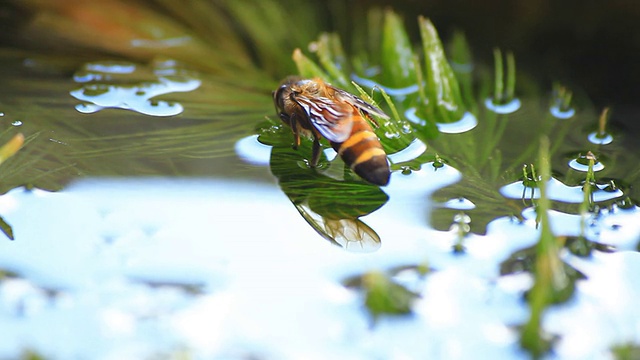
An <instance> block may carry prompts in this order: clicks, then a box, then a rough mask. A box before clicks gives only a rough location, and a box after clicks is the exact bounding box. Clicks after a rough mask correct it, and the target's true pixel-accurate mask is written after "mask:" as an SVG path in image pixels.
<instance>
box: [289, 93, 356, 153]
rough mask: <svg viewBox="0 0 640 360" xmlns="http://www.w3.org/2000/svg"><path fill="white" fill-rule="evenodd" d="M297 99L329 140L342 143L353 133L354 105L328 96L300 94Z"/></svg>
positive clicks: (313, 123) (312, 122)
mask: <svg viewBox="0 0 640 360" xmlns="http://www.w3.org/2000/svg"><path fill="white" fill-rule="evenodd" d="M295 101H296V102H297V103H298V105H300V106H301V107H302V108H303V109H304V111H305V112H306V113H307V116H308V117H309V120H310V121H311V124H312V125H313V127H314V128H316V129H317V130H318V131H319V132H320V134H321V135H322V136H324V137H325V138H326V139H327V140H329V141H333V142H337V143H341V142H345V141H346V140H347V139H348V138H349V136H350V135H351V129H352V127H353V121H352V116H353V115H352V114H353V111H354V109H353V107H352V106H351V105H349V104H350V103H346V102H338V101H334V100H332V99H329V98H326V97H313V98H311V97H307V96H304V95H301V94H298V95H297V96H296V97H295Z"/></svg>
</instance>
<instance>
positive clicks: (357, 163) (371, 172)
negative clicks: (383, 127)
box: [331, 109, 391, 186]
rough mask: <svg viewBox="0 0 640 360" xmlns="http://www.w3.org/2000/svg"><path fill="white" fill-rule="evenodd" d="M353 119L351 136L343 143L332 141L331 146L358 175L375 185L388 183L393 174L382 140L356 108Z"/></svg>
mask: <svg viewBox="0 0 640 360" xmlns="http://www.w3.org/2000/svg"><path fill="white" fill-rule="evenodd" d="M352 120H353V128H352V129H351V135H350V136H349V138H348V139H347V140H345V141H344V142H341V143H336V142H331V146H332V147H333V149H334V150H335V151H337V152H338V154H340V157H342V160H343V161H344V162H345V164H347V165H349V167H351V170H353V171H354V172H355V173H356V174H358V176H360V177H361V178H363V179H365V180H367V181H368V182H370V183H372V184H375V185H380V186H383V185H387V184H388V183H389V176H390V175H391V174H390V170H389V163H388V161H387V154H386V153H385V152H384V150H383V149H382V145H381V144H380V140H378V137H377V136H376V134H375V133H374V132H373V130H372V129H371V126H369V124H368V123H367V121H366V120H365V119H364V118H363V117H362V116H360V113H359V111H357V110H355V109H354V112H353V117H352Z"/></svg>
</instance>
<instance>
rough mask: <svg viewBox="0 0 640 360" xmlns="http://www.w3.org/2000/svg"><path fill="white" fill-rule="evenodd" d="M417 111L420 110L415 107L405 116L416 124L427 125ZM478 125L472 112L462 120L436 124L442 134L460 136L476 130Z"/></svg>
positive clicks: (466, 113)
mask: <svg viewBox="0 0 640 360" xmlns="http://www.w3.org/2000/svg"><path fill="white" fill-rule="evenodd" d="M417 111H418V109H416V108H414V107H411V108H408V109H407V111H405V113H404V116H405V117H406V118H407V120H409V121H410V122H412V123H414V124H417V125H423V126H424V125H426V123H427V120H425V119H422V118H420V117H418V115H416V113H417ZM477 125H478V119H476V117H475V115H473V114H472V113H470V112H465V113H464V115H462V118H461V119H460V120H458V121H455V122H452V123H436V126H437V127H438V130H439V131H440V132H441V133H446V134H460V133H463V132H467V131H469V130H472V129H473V128H475V127H476V126H477Z"/></svg>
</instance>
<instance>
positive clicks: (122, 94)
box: [70, 61, 200, 116]
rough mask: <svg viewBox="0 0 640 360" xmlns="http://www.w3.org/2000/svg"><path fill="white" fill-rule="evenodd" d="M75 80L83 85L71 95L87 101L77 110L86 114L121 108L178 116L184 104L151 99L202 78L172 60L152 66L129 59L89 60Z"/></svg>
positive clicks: (193, 84) (191, 85) (190, 88)
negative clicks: (127, 60)
mask: <svg viewBox="0 0 640 360" xmlns="http://www.w3.org/2000/svg"><path fill="white" fill-rule="evenodd" d="M149 73H150V74H149ZM73 79H74V80H75V81H76V82H78V83H82V84H84V85H83V86H82V87H81V88H79V89H76V90H72V91H71V93H70V94H71V96H73V97H75V98H76V99H78V100H81V101H84V103H82V104H78V105H76V110H78V111H79V112H81V113H85V114H86V113H95V112H97V111H100V110H102V109H105V108H119V109H124V110H133V111H136V112H139V113H141V114H146V115H152V116H173V115H178V114H180V113H181V112H182V111H183V106H182V105H181V104H179V103H170V102H167V101H163V100H152V98H154V97H156V96H159V95H164V94H169V93H172V92H189V91H193V90H195V89H197V88H198V87H199V86H200V80H199V79H196V78H194V77H193V75H190V74H188V73H186V72H185V71H183V70H180V69H179V67H177V65H176V63H175V62H173V61H165V62H156V63H154V64H153V66H152V67H151V68H150V69H145V68H144V67H142V66H139V65H136V64H133V63H127V62H113V61H105V62H93V63H87V64H85V65H84V67H83V68H82V69H80V70H78V71H77V72H76V73H75V74H74V76H73ZM143 79H144V80H143ZM135 80H138V82H135ZM132 81H133V83H132Z"/></svg>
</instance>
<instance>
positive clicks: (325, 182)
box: [269, 137, 389, 252]
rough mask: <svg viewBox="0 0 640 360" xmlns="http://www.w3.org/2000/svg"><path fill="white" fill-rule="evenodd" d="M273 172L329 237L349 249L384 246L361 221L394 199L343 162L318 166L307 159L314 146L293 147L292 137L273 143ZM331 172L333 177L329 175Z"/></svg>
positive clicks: (306, 215) (302, 212) (312, 222)
mask: <svg viewBox="0 0 640 360" xmlns="http://www.w3.org/2000/svg"><path fill="white" fill-rule="evenodd" d="M270 145H272V146H273V148H272V151H271V158H270V162H269V163H270V167H271V172H272V173H273V175H274V176H276V177H277V178H278V181H279V184H280V188H281V189H282V191H284V193H285V194H286V195H287V196H288V197H289V199H290V200H291V202H292V203H293V205H294V206H295V207H296V209H297V210H298V212H299V213H300V215H302V217H303V218H304V219H305V221H307V223H308V224H309V225H311V227H312V228H313V229H314V230H316V231H317V232H318V234H320V235H321V236H322V237H323V238H325V239H327V240H328V241H329V242H331V243H332V244H334V245H338V246H341V247H343V248H344V249H346V250H348V251H354V252H372V251H375V250H377V249H379V248H380V244H381V242H380V237H379V236H378V234H377V233H376V232H375V230H373V229H372V228H371V227H370V226H369V225H367V224H365V223H364V222H362V221H361V220H360V219H359V218H360V217H362V216H365V215H368V214H371V213H372V212H374V211H376V210H377V209H379V208H380V207H381V206H382V205H384V204H385V203H386V202H387V200H388V199H389V197H388V196H387V194H386V193H384V192H383V191H382V190H381V189H380V188H379V187H377V186H375V185H371V184H369V183H366V182H364V181H362V180H360V179H359V178H358V177H357V176H356V175H353V174H351V172H350V170H348V167H347V168H346V169H347V170H343V168H344V164H343V163H342V161H341V160H340V159H339V158H338V159H335V160H334V161H332V162H328V161H327V160H326V158H324V157H323V158H322V159H321V160H320V164H319V166H318V168H316V169H313V168H311V167H309V166H308V165H307V164H306V162H305V159H306V158H307V156H308V155H309V154H311V146H310V144H305V142H303V144H301V146H300V147H298V149H297V150H294V149H292V147H291V144H290V138H289V137H287V140H286V141H284V143H281V142H278V141H273V142H271V143H270ZM328 174H331V177H330V176H328Z"/></svg>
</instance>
